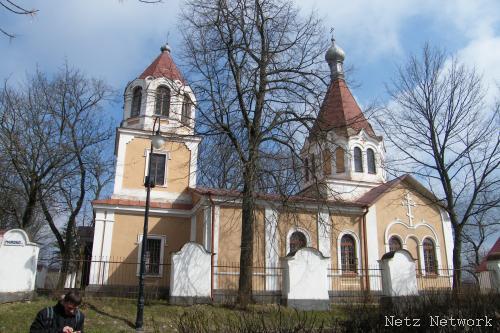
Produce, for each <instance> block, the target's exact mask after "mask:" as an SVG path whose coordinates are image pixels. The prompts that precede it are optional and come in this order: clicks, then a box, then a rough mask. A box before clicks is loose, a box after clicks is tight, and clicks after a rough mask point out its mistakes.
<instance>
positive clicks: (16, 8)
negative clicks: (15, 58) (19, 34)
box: [0, 0, 38, 39]
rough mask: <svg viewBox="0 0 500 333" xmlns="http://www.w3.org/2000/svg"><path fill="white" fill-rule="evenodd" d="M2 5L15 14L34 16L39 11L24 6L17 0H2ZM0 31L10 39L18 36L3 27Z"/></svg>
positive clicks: (0, 3) (0, 4) (0, 2)
mask: <svg viewBox="0 0 500 333" xmlns="http://www.w3.org/2000/svg"><path fill="white" fill-rule="evenodd" d="M0 6H1V7H2V8H3V10H5V11H7V12H8V13H11V14H14V15H22V16H30V17H33V16H35V15H36V13H37V12H38V9H26V8H25V7H23V6H20V5H18V4H17V3H16V2H15V1H10V0H1V1H0ZM0 33H2V34H3V35H5V36H7V37H8V38H10V39H12V38H15V37H16V35H14V34H13V33H11V32H8V31H6V30H4V29H2V28H0Z"/></svg>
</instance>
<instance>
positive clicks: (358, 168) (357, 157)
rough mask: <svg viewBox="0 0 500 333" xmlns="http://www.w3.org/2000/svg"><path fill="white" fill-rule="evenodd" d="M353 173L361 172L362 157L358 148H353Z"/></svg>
mask: <svg viewBox="0 0 500 333" xmlns="http://www.w3.org/2000/svg"><path fill="white" fill-rule="evenodd" d="M354 171H356V172H363V155H362V153H361V149H360V148H359V147H355V148H354Z"/></svg>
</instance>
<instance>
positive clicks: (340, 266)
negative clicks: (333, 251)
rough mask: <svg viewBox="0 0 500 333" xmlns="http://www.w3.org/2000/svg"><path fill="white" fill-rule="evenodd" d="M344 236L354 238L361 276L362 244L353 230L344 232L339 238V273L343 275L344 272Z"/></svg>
mask: <svg viewBox="0 0 500 333" xmlns="http://www.w3.org/2000/svg"><path fill="white" fill-rule="evenodd" d="M344 235H350V236H352V237H353V238H354V242H355V244H354V247H355V250H356V257H357V260H358V263H357V268H358V274H361V246H360V245H361V242H360V240H359V237H358V235H357V234H356V233H355V232H354V231H352V230H344V231H342V232H341V233H340V234H339V236H338V237H337V265H338V266H337V267H338V271H339V272H341V273H343V271H342V250H341V246H340V245H341V244H340V242H341V240H342V237H343V236H344Z"/></svg>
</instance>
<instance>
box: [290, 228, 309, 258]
mask: <svg viewBox="0 0 500 333" xmlns="http://www.w3.org/2000/svg"><path fill="white" fill-rule="evenodd" d="M306 246H307V238H306V235H304V234H303V233H302V232H300V231H295V232H293V233H292V235H291V236H290V253H288V255H294V254H295V252H297V251H298V250H300V249H301V248H303V247H306Z"/></svg>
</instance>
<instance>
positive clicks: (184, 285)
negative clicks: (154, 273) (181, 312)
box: [170, 242, 211, 304]
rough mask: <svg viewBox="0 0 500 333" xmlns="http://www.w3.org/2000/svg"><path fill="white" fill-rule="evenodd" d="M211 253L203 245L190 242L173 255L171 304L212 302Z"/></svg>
mask: <svg viewBox="0 0 500 333" xmlns="http://www.w3.org/2000/svg"><path fill="white" fill-rule="evenodd" d="M210 265H211V253H210V252H207V251H206V250H205V249H204V248H203V246H202V245H200V244H198V243H193V242H189V243H186V244H184V246H183V247H182V249H181V250H180V251H179V252H175V253H172V270H171V272H170V303H172V304H194V303H202V302H203V303H205V302H210V282H211V281H210Z"/></svg>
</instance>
